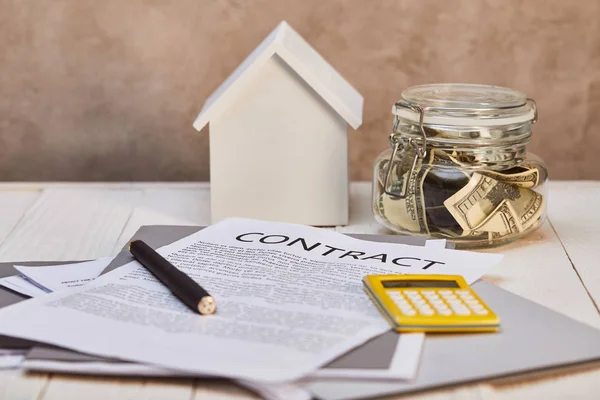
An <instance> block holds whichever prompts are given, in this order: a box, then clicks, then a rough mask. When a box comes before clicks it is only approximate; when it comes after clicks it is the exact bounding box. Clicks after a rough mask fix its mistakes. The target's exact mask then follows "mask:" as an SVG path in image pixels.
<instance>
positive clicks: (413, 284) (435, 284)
mask: <svg viewBox="0 0 600 400" xmlns="http://www.w3.org/2000/svg"><path fill="white" fill-rule="evenodd" d="M381 284H382V285H383V287H384V288H459V287H460V286H459V285H458V283H457V282H456V281H433V280H431V281H430V280H426V281H417V280H414V281H413V280H401V281H385V280H384V281H382V282H381Z"/></svg>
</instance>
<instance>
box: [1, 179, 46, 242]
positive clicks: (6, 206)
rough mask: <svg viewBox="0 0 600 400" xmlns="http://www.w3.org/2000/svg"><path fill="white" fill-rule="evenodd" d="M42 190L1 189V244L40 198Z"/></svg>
mask: <svg viewBox="0 0 600 400" xmlns="http://www.w3.org/2000/svg"><path fill="white" fill-rule="evenodd" d="M40 194H41V191H40V190H35V189H32V190H19V191H10V190H1V189H0V243H2V242H3V241H4V239H6V238H7V237H8V235H9V234H10V233H11V232H12V230H13V229H14V227H15V226H16V225H17V223H18V222H19V221H20V220H21V218H22V217H23V215H24V214H25V212H26V211H27V210H28V209H29V207H31V206H32V205H33V203H34V202H35V200H36V199H37V198H38V197H39V196H40Z"/></svg>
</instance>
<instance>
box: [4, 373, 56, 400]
mask: <svg viewBox="0 0 600 400" xmlns="http://www.w3.org/2000/svg"><path fill="white" fill-rule="evenodd" d="M47 385H48V375H46V374H27V375H25V374H23V373H22V372H21V371H19V370H8V371H0V399H10V400H38V399H40V398H41V397H42V396H43V392H44V390H45V388H46V386H47Z"/></svg>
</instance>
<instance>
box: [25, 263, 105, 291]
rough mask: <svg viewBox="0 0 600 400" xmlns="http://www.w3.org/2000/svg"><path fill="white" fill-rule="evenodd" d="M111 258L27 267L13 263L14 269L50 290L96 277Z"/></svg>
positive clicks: (82, 283) (56, 289)
mask: <svg viewBox="0 0 600 400" xmlns="http://www.w3.org/2000/svg"><path fill="white" fill-rule="evenodd" d="M112 260H113V257H102V258H99V259H97V260H94V261H85V262H81V263H72V264H63V265H48V266H44V267H27V266H24V265H14V267H15V269H16V270H17V271H19V272H20V273H21V274H23V275H25V276H26V277H27V278H29V279H31V280H32V281H34V282H35V283H37V284H38V285H40V286H41V287H43V288H46V289H48V291H50V292H57V291H59V290H62V289H66V288H70V287H76V286H83V285H85V284H86V283H89V282H91V281H93V280H94V279H96V278H97V277H98V276H99V275H100V273H101V272H102V271H103V270H104V268H106V266H107V265H108V264H110V262H111V261H112Z"/></svg>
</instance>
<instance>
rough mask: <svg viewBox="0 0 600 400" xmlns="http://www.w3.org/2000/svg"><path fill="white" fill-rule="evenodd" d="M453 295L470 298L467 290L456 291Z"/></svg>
mask: <svg viewBox="0 0 600 400" xmlns="http://www.w3.org/2000/svg"><path fill="white" fill-rule="evenodd" d="M454 293H456V294H457V295H459V296H471V292H469V291H468V290H456V291H454Z"/></svg>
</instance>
